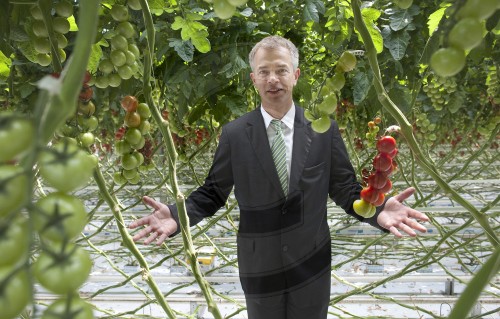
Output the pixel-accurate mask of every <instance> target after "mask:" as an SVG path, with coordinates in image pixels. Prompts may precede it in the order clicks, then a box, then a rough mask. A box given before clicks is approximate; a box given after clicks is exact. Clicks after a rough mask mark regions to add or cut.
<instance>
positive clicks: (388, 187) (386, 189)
mask: <svg viewBox="0 0 500 319" xmlns="http://www.w3.org/2000/svg"><path fill="white" fill-rule="evenodd" d="M391 189H392V182H391V180H390V179H387V183H385V185H384V187H382V188H381V189H379V192H381V193H384V194H387V193H389V192H390V191H391Z"/></svg>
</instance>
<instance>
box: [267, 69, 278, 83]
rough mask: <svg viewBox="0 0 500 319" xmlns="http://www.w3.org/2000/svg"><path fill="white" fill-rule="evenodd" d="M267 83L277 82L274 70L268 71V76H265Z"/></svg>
mask: <svg viewBox="0 0 500 319" xmlns="http://www.w3.org/2000/svg"><path fill="white" fill-rule="evenodd" d="M267 82H268V83H276V82H278V76H277V74H276V73H275V72H272V71H271V72H269V76H268V78H267Z"/></svg>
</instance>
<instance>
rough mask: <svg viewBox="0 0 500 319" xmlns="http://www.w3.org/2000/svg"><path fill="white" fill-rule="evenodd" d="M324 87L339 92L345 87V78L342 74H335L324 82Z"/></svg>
mask: <svg viewBox="0 0 500 319" xmlns="http://www.w3.org/2000/svg"><path fill="white" fill-rule="evenodd" d="M326 85H327V86H328V87H329V88H331V89H332V90H334V91H340V90H342V88H343V87H344V85H345V76H344V73H342V72H335V75H334V76H333V77H332V78H331V79H328V80H326Z"/></svg>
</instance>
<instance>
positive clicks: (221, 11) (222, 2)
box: [213, 0, 236, 20]
mask: <svg viewBox="0 0 500 319" xmlns="http://www.w3.org/2000/svg"><path fill="white" fill-rule="evenodd" d="M213 7H214V12H215V14H216V15H217V17H219V19H222V20H225V19H229V18H231V17H232V16H233V14H234V13H235V12H236V7H235V6H233V5H231V4H230V3H229V2H228V1H227V0H214V4H213Z"/></svg>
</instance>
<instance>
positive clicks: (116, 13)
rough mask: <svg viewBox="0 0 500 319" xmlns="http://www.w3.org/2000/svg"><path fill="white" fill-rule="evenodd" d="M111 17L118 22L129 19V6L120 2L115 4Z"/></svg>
mask: <svg viewBox="0 0 500 319" xmlns="http://www.w3.org/2000/svg"><path fill="white" fill-rule="evenodd" d="M111 17H113V19H114V20H116V21H118V22H121V21H127V20H128V17H129V16H128V9H127V7H125V6H122V5H119V4H114V5H113V7H112V8H111Z"/></svg>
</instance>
